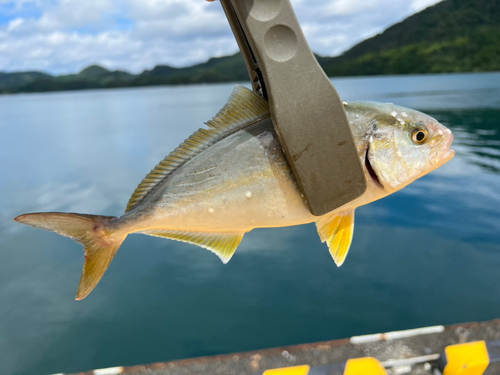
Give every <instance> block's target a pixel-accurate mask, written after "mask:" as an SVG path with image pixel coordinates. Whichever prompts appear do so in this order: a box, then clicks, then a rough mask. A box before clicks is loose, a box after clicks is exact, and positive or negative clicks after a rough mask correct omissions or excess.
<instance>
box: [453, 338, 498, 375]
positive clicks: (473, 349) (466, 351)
mask: <svg viewBox="0 0 500 375" xmlns="http://www.w3.org/2000/svg"><path fill="white" fill-rule="evenodd" d="M444 352H445V353H446V360H447V364H446V367H445V368H444V372H443V375H482V374H483V373H484V372H485V371H486V368H487V367H488V365H489V363H490V357H489V355H488V348H487V347H486V343H485V342H484V341H477V342H469V343H466V344H457V345H449V346H447V347H446V348H445V350H444Z"/></svg>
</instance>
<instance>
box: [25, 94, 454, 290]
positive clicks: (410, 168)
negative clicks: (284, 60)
mask: <svg viewBox="0 0 500 375" xmlns="http://www.w3.org/2000/svg"><path fill="white" fill-rule="evenodd" d="M345 109H346V112H347V115H348V118H349V122H350V125H351V131H352V134H353V138H354V141H355V144H356V146H357V149H358V154H359V158H360V161H361V163H362V165H363V167H364V171H365V175H366V178H367V183H368V188H367V190H366V192H365V193H364V194H363V195H362V196H361V197H359V198H358V199H356V200H354V201H352V202H349V203H348V204H346V205H344V206H342V207H339V208H338V209H336V210H335V211H333V212H330V213H328V214H326V215H323V216H321V217H316V216H313V215H312V214H311V213H310V212H309V210H308V208H307V205H306V203H305V202H304V198H303V197H302V196H301V193H300V191H299V189H298V185H297V182H296V181H295V178H294V176H293V174H292V171H291V169H290V167H289V165H288V163H287V161H286V158H285V156H284V154H283V152H282V150H281V146H280V144H279V142H278V139H277V136H276V134H275V132H274V129H273V125H272V122H271V120H270V116H269V112H268V107H267V103H266V102H265V101H264V100H263V99H262V98H260V97H258V96H257V95H255V94H254V93H252V92H251V91H249V90H248V89H245V88H243V87H238V86H237V87H236V88H235V90H234V91H233V94H232V95H231V97H230V100H229V101H228V103H227V104H226V106H225V107H224V108H223V109H222V110H221V111H220V112H219V113H218V114H217V116H215V117H214V119H212V120H211V121H209V122H208V123H207V125H208V126H209V129H200V130H199V131H198V132H196V133H194V134H193V135H192V136H191V137H190V138H188V139H187V140H186V141H185V142H184V143H183V144H182V145H180V146H179V147H178V148H177V149H176V150H175V151H174V152H172V153H171V154H170V155H169V156H168V157H166V158H165V159H164V160H163V161H161V162H160V163H159V164H158V165H157V166H156V168H155V169H153V170H152V171H151V172H150V174H148V176H146V178H145V179H144V180H143V182H142V183H141V184H140V185H139V187H138V188H137V189H136V191H135V192H134V194H133V195H132V197H131V200H130V202H129V205H128V207H127V211H126V213H125V214H124V215H123V216H121V217H119V218H109V217H102V216H92V215H80V214H63V213H40V214H26V215H21V216H19V217H17V218H16V220H17V221H19V222H21V223H24V224H28V225H31V226H34V227H38V228H43V229H46V230H51V231H55V232H57V233H59V234H62V235H66V236H68V237H71V238H73V239H75V240H76V241H78V242H80V243H82V244H83V245H84V247H85V252H86V258H87V261H86V263H85V266H84V271H83V274H82V278H81V280H80V285H79V289H78V293H77V299H82V298H84V297H86V296H87V295H88V294H89V293H90V292H91V291H92V290H93V288H94V287H95V286H96V285H97V283H98V282H99V280H100V279H101V277H102V275H103V274H104V272H105V271H106V269H107V268H108V266H109V264H110V263H111V260H112V259H113V257H114V255H115V254H116V251H117V250H118V248H119V247H120V245H121V243H122V242H123V241H124V240H125V238H126V237H127V235H128V234H130V233H144V234H148V235H153V236H159V237H165V238H169V239H174V240H179V241H184V242H188V243H192V244H196V245H199V246H202V247H205V248H207V249H209V250H211V251H213V252H214V253H216V254H217V255H218V256H219V257H220V258H221V259H222V261H223V262H224V263H225V262H227V261H229V259H230V258H231V257H232V255H233V254H234V252H235V250H236V248H237V247H238V245H239V243H240V241H241V240H242V238H243V236H244V234H245V233H247V232H249V231H251V230H252V229H254V228H269V227H284V226H293V225H299V224H306V223H311V222H316V225H317V228H318V233H319V235H320V238H321V240H322V241H323V242H326V243H327V244H328V247H329V249H330V253H331V254H332V257H333V258H334V260H335V262H336V263H337V264H338V265H341V264H342V263H343V262H344V260H345V257H346V255H347V252H348V250H349V247H350V244H351V240H352V235H353V228H354V210H355V208H357V207H359V206H362V205H365V204H367V203H370V202H372V201H374V200H377V199H380V198H383V197H385V196H387V195H389V194H391V193H393V192H395V191H397V190H400V189H401V188H403V187H404V186H406V185H408V184H409V183H411V182H412V181H414V180H415V179H417V178H419V177H421V176H423V175H425V174H426V173H428V172H430V171H431V170H433V169H435V168H437V167H439V166H440V165H442V164H444V163H446V162H447V161H449V160H450V159H451V158H452V157H453V155H454V151H453V150H451V149H450V146H451V143H452V141H453V135H452V134H451V132H450V131H449V130H448V129H447V128H445V127H444V126H443V125H441V124H439V123H438V122H437V121H436V120H435V119H433V118H431V117H429V116H427V115H425V114H423V113H420V112H417V111H414V110H410V109H406V108H402V107H398V106H395V105H392V104H381V103H366V102H365V103H363V102H359V103H350V104H346V106H345ZM339 162H341V161H339Z"/></svg>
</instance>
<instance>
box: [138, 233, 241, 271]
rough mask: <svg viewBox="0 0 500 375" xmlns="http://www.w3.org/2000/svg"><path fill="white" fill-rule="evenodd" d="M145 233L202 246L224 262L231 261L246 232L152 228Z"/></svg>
mask: <svg viewBox="0 0 500 375" xmlns="http://www.w3.org/2000/svg"><path fill="white" fill-rule="evenodd" d="M142 233H144V234H147V235H150V236H156V237H164V238H170V239H171V240H176V241H182V242H187V243H190V244H193V245H198V246H201V247H203V248H205V249H208V250H210V251H211V252H213V253H215V254H217V256H218V257H219V258H220V259H221V260H222V263H224V264H226V263H227V262H229V260H230V259H231V257H232V256H233V254H234V252H235V251H236V249H237V247H238V245H239V244H240V242H241V240H242V239H243V236H244V235H245V233H239V232H229V233H204V232H183V231H176V230H172V231H169V230H151V231H144V232H142Z"/></svg>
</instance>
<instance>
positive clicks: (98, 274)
mask: <svg viewBox="0 0 500 375" xmlns="http://www.w3.org/2000/svg"><path fill="white" fill-rule="evenodd" d="M112 219H115V218H114V217H111V216H95V215H84V214H72V213H71V214H70V213H58V212H47V213H36V214H26V215H21V216H18V217H16V218H15V219H14V220H15V221H17V222H19V223H22V224H27V225H31V226H32V227H35V228H41V229H45V230H49V231H52V232H56V233H58V234H60V235H62V236H66V237H69V238H71V239H73V240H75V241H77V242H79V243H81V244H82V245H83V247H84V250H85V264H84V266H83V273H82V277H81V278H80V284H79V285H78V292H77V294H76V299H77V300H82V299H84V298H85V297H87V296H88V295H89V293H90V292H91V291H92V290H93V289H94V288H95V287H96V285H97V284H98V283H99V281H100V280H101V278H102V275H104V272H106V270H107V269H108V267H109V265H110V264H111V261H112V260H113V258H114V257H115V254H116V252H117V251H118V249H119V248H120V246H121V244H122V242H123V241H124V240H125V238H126V237H127V235H126V234H125V235H123V234H117V233H116V232H114V231H113V230H112V229H111V227H110V225H109V223H110V221H111V220H112Z"/></svg>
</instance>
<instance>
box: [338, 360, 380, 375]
mask: <svg viewBox="0 0 500 375" xmlns="http://www.w3.org/2000/svg"><path fill="white" fill-rule="evenodd" d="M344 375H387V371H385V368H384V366H382V365H381V364H380V362H379V361H378V360H376V359H375V358H372V357H366V358H356V359H350V360H348V361H347V363H346V365H345V371H344Z"/></svg>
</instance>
